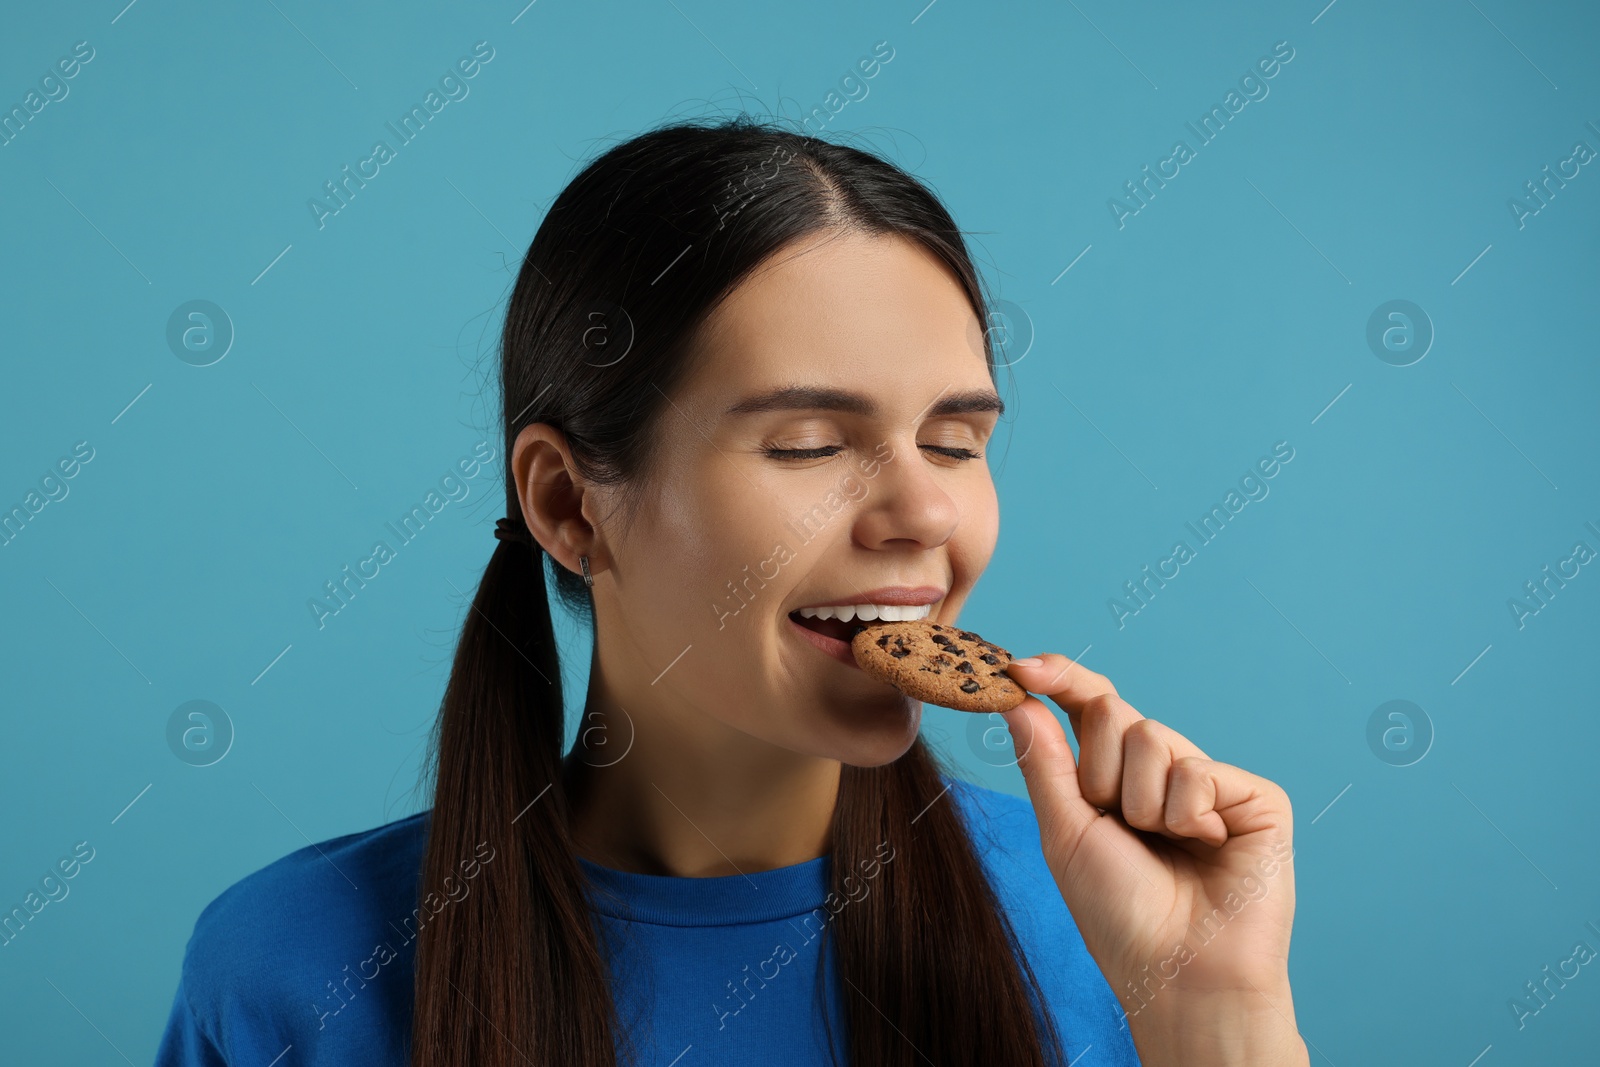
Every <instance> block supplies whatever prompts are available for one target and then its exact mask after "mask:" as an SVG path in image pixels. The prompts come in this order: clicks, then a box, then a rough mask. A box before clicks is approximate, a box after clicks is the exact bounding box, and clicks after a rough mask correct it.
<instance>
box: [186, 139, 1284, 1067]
mask: <svg viewBox="0 0 1600 1067" xmlns="http://www.w3.org/2000/svg"><path fill="white" fill-rule="evenodd" d="M987 321H988V318H987V305H986V303H985V296H984V292H983V289H982V286H981V284H980V281H979V278H978V275H977V274H976V272H975V271H974V269H973V266H972V263H971V261H970V260H969V258H968V254H967V251H966V248H965V244H964V241H963V239H962V235H961V233H960V231H959V230H958V228H957V227H956V225H955V223H954V222H953V221H952V219H951V217H950V215H949V214H948V213H947V212H946V211H945V209H944V208H943V207H942V206H941V204H940V203H939V201H938V200H937V199H936V198H935V197H934V195H933V194H932V193H931V192H929V191H928V189H926V188H925V187H924V186H923V185H922V184H920V183H919V182H918V181H917V180H916V179H914V178H913V177H911V176H909V175H908V174H906V173H905V172H903V171H902V170H900V169H898V168H897V167H895V166H894V165H893V164H891V163H889V162H886V161H884V160H882V159H880V158H877V157H876V156H874V155H872V154H869V153H865V152H863V151H859V150H857V149H854V148H850V147H844V146H842V145H838V144H833V143H829V142H826V141H822V140H819V139H816V138H812V137H808V136H804V135H801V134H798V133H795V132H790V131H788V130H784V129H781V128H777V127H774V126H772V125H768V124H764V123H758V122H755V121H753V120H749V119H746V118H743V117H741V118H740V119H736V120H732V121H729V122H719V123H686V124H678V125H673V126H670V127H665V128H661V129H657V130H653V131H651V132H648V133H646V134H644V135H642V136H639V137H636V138H634V139H632V140H630V141H627V142H626V143H623V144H620V145H618V146H616V147H614V148H612V149H610V150H609V151H607V152H605V153H604V154H603V155H601V156H600V157H599V158H598V159H596V160H594V161H593V162H592V163H590V164H589V165H588V166H587V167H585V168H584V169H583V171H582V172H581V173H580V174H579V175H578V176H577V177H576V178H575V179H574V180H573V181H572V182H571V184H570V185H569V186H568V187H567V188H566V189H565V190H564V191H563V192H562V193H561V195H560V196H559V197H558V198H557V199H556V201H555V202H554V204H553V205H552V206H551V208H550V210H549V213H548V215H547V217H546V218H545V220H544V222H543V224H542V225H541V226H540V228H539V231H538V233H537V234H536V235H535V237H534V239H533V243H532V245H531V247H530V248H529V250H528V254H527V257H526V258H525V259H524V261H523V264H522V269H521V272H520V274H519V276H518V278H517V281H516V286H515V289H514V291H513V292H512V295H511V298H510V305H509V308H508V311H507V315H506V323H505V331H504V336H503V339H502V345H501V384H502V397H501V400H502V404H503V408H502V414H503V416H504V427H503V429H504V438H503V441H504V445H505V449H504V454H505V456H506V480H505V484H506V510H507V516H508V517H507V518H505V519H502V520H500V523H499V524H498V525H497V527H496V537H497V538H498V540H497V542H496V544H495V546H494V554H493V556H492V557H491V558H490V560H489V563H488V567H487V569H486V570H485V572H484V575H483V579H482V581H481V583H480V584H479V586H478V590H477V594H476V596H475V598H474V599H473V602H472V605H471V607H470V610H468V612H467V614H466V618H465V622H464V624H463V632H462V635H461V641H460V645H459V648H458V650H457V653H456V656H455V662H454V665H453V668H452V671H451V675H450V679H449V683H448V686H447V688H446V690H445V695H444V701H443V708H442V710H441V713H440V716H439V721H438V724H437V727H436V731H435V735H434V750H433V756H434V763H433V771H434V774H433V778H434V785H435V792H434V798H433V806H432V808H431V810H429V811H427V812H423V813H420V814H418V815H414V816H411V817H409V818H406V819H401V820H399V821H397V822H393V823H390V824H388V825H386V826H382V827H379V828H377V829H374V830H370V831H366V832H363V833H357V834H353V835H350V836H347V837H341V838H337V839H334V840H332V841H327V842H323V843H322V844H320V845H314V846H312V847H310V848H307V849H302V850H301V851H299V852H295V853H293V854H291V855H289V856H287V857H285V858H283V859H281V860H279V861H277V862H276V863H273V864H271V865H270V866H268V867H266V868H264V869H263V870H261V871H258V872H256V873H255V874H252V875H250V876H249V877H247V878H245V879H243V880H241V881H240V882H239V883H237V884H236V885H234V886H233V887H231V888H229V889H228V890H227V891H226V892H224V893H223V894H222V895H221V896H219V897H218V898H217V900H215V901H214V902H213V903H212V904H210V905H209V906H208V907H207V908H206V909H205V911H204V913H203V914H202V915H201V916H200V919H199V920H198V922H197V923H196V927H195V932H194V935H193V937H192V938H191V939H190V941H189V945H188V949H187V952H186V954H185V958H184V965H183V971H182V978H181V983H180V986H179V989H178V992H177V996H176V997H175V999H174V1004H173V1010H172V1016H171V1019H170V1022H169V1024H168V1028H167V1032H166V1035H165V1037H164V1039H163V1042H162V1045H161V1051H160V1054H159V1057H158V1062H159V1063H161V1064H164V1065H170V1067H176V1065H179V1064H185V1065H201V1064H203V1065H216V1064H229V1065H232V1067H275V1065H277V1064H282V1065H283V1067H290V1065H301V1064H313V1063H315V1064H340V1065H345V1067H348V1065H352V1064H390V1065H401V1064H407V1063H410V1064H415V1065H419V1067H420V1065H427V1067H486V1065H514V1064H540V1065H543V1064H552V1063H560V1064H580V1065H585V1067H588V1065H599V1064H605V1065H610V1064H617V1063H638V1064H660V1065H663V1067H665V1065H680V1064H681V1065H682V1067H691V1065H700V1064H734V1063H740V1064H743V1063H752V1062H759V1063H761V1064H763V1065H765V1067H777V1065H783V1064H826V1063H839V1064H846V1063H848V1064H856V1065H868V1064H870V1065H874V1067H879V1065H885V1064H892V1065H906V1067H911V1065H917V1064H939V1065H941V1067H943V1065H951V1067H954V1065H969V1064H980V1063H981V1064H997V1065H998V1064H1003V1065H1006V1067H1015V1065H1037V1067H1044V1065H1046V1064H1063V1065H1064V1064H1067V1063H1068V1062H1069V1061H1070V1062H1071V1063H1073V1064H1080V1065H1082V1067H1093V1065H1113V1064H1136V1063H1143V1064H1145V1065H1147V1067H1155V1065H1158V1064H1160V1065H1168V1064H1171V1065H1176V1064H1183V1065H1184V1067H1198V1065H1202V1064H1228V1065H1230V1067H1238V1065H1241V1064H1248V1065H1256V1064H1261V1065H1265V1064H1272V1065H1275V1067H1276V1065H1282V1064H1306V1063H1308V1059H1307V1055H1306V1049H1305V1045H1304V1043H1303V1042H1302V1041H1301V1039H1300V1037H1299V1035H1298V1033H1297V1031H1296V1028H1295V1022H1294V1007H1293V1001H1292V998H1291V995H1290V989H1289V976H1288V949H1289V937H1290V926H1291V922H1292V918H1293V910H1294V880H1293V873H1292V870H1293V868H1292V862H1291V857H1292V847H1291V844H1290V842H1291V839H1292V817H1291V812H1290V805H1289V801H1288V798H1287V796H1286V795H1285V793H1284V791H1283V790H1282V789H1280V788H1279V787H1278V786H1276V785H1274V784H1273V783H1272V782H1269V781H1267V780H1265V779H1262V778H1260V777H1257V776H1255V775H1252V774H1249V773H1247V772H1246V771H1243V770H1240V769H1239V768H1237V767H1232V766H1229V765H1228V764H1225V763H1219V762H1215V761H1213V760H1211V759H1210V758H1209V757H1207V756H1206V754H1205V753H1203V752H1201V751H1200V749H1198V748H1197V747H1196V746H1195V745H1194V744H1193V743H1192V742H1190V741H1188V740H1187V739H1185V738H1184V737H1182V736H1180V735H1179V734H1177V733H1176V732H1174V731H1173V730H1171V729H1169V728H1167V727H1165V726H1162V725H1161V724H1160V723H1158V722H1157V721H1155V720H1154V719H1148V718H1145V717H1144V716H1142V715H1141V714H1140V713H1139V712H1137V711H1135V710H1134V709H1133V708H1132V707H1131V706H1130V705H1129V704H1128V703H1127V702H1126V701H1123V700H1121V699H1120V698H1119V697H1118V696H1117V695H1116V691H1115V689H1114V688H1113V687H1112V685H1111V683H1110V682H1109V681H1108V680H1107V679H1106V678H1104V677H1102V676H1101V675H1098V674H1095V673H1094V672H1092V671H1089V670H1087V669H1086V668H1084V667H1083V666H1081V665H1078V664H1075V663H1073V662H1071V661H1070V660H1068V659H1067V658H1066V657H1064V656H1061V655H1059V654H1055V653H1049V654H1044V655H1040V656H1037V657H1032V658H1029V659H1023V660H1018V661H1017V662H1016V663H1015V664H1014V665H1013V666H1012V667H1011V668H1010V673H1011V676H1012V677H1013V678H1014V679H1015V680H1016V681H1017V682H1018V683H1020V684H1021V685H1022V686H1024V687H1025V688H1027V689H1028V690H1030V691H1032V692H1035V693H1041V694H1045V695H1048V696H1049V697H1050V698H1051V699H1052V700H1053V701H1054V702H1055V703H1056V705H1057V706H1058V707H1059V708H1060V709H1061V710H1062V711H1063V712H1065V713H1066V716H1067V718H1068V720H1069V722H1070V724H1071V728H1072V730H1073V732H1074V733H1075V735H1076V737H1077V739H1078V741H1079V747H1080V755H1079V760H1078V761H1076V762H1075V761H1074V758H1073V755H1072V750H1071V748H1070V747H1069V746H1068V744H1067V741H1066V738H1065V734H1064V731H1063V729H1062V727H1061V726H1060V724H1059V723H1058V721H1057V719H1056V718H1055V716H1054V715H1053V714H1052V713H1051V712H1050V711H1049V709H1047V708H1046V706H1045V705H1044V704H1043V703H1041V702H1040V701H1039V700H1038V699H1036V698H1034V697H1029V698H1028V699H1027V700H1026V701H1025V702H1024V703H1023V704H1022V705H1021V706H1020V707H1018V708H1017V709H1015V710H1014V711H1012V712H1008V713H1006V715H1005V717H1004V718H1005V723H1006V725H1007V727H1008V728H1009V729H1010V731H1011V734H1012V736H1013V738H1014V740H1015V743H1016V746H1017V751H1018V752H1020V753H1023V754H1024V755H1023V756H1022V758H1021V761H1020V767H1021V770H1022V772H1023V776H1024V779H1025V782H1026V785H1027V789H1028V793H1029V795H1030V797H1031V801H1032V802H1031V804H1030V803H1029V802H1027V801H1023V800H1020V799H1018V798H1014V797H1012V796H1010V795H1008V794H1004V793H1000V792H997V791H993V790H989V789H984V788H981V787H978V786H977V785H975V784H969V783H967V782H965V781H963V780H961V779H960V778H958V777H957V776H955V775H954V774H953V773H952V772H951V770H950V769H949V768H948V766H947V765H946V764H945V763H943V762H942V761H941V759H940V758H939V756H938V755H936V753H935V752H934V751H933V750H932V749H930V748H929V747H928V746H927V745H926V744H925V743H924V742H923V741H922V740H921V738H920V737H919V735H918V727H919V724H920V721H921V711H922V707H921V704H920V703H918V702H917V701H914V700H912V699H910V698H908V697H906V696H904V695H902V694H901V693H899V692H898V691H897V690H895V689H893V688H891V687H889V686H888V685H886V684H884V683H882V682H879V681H876V680H874V679H873V678H871V677H869V676H868V675H867V674H866V673H864V672H863V671H861V670H860V669H859V668H858V667H856V666H855V664H854V661H853V659H852V658H851V656H850V654H849V651H848V646H847V644H846V641H847V639H848V637H849V636H850V632H851V618H852V616H856V617H859V618H865V619H871V618H878V617H910V618H917V617H928V618H931V619H933V620H935V621H942V622H944V623H954V622H955V621H956V619H957V618H958V616H959V614H960V611H961V608H962V605H963V604H964V603H965V602H966V599H967V597H968V595H969V594H970V593H971V592H972V589H973V587H974V585H975V584H976V583H977V581H978V578H979V576H980V575H981V574H982V573H983V570H984V567H985V566H986V565H987V563H988V561H989V558H990V555H991V553H992V552H993V549H994V547H995V541H996V538H997V536H998V531H999V507H998V503H997V499H996V494H995V488H994V484H993V482H992V480H991V478H990V473H989V469H988V466H987V463H986V462H985V460H984V458H983V453H984V448H985V445H986V444H987V443H988V441H989V439H990V436H991V434H992V432H993V430H994V426H995V423H996V421H997V420H998V418H999V417H1000V415H1001V413H1002V411H1003V403H1002V400H1001V397H1000V394H999V392H998V391H997V389H996V385H995V370H996V360H995V353H994V352H993V350H992V348H991V345H990V337H989V334H988V332H987V331H986V330H985V329H983V328H982V325H981V324H983V323H986V322H987ZM1038 478H1039V483H1038V484H1039V486H1040V490H1041V491H1043V492H1061V491H1064V490H1063V488H1062V487H1060V486H1057V485H1055V484H1053V483H1052V482H1051V481H1050V480H1049V478H1048V474H1047V472H1044V471H1040V472H1038ZM547 568H548V577H547ZM551 580H553V581H554V583H555V592H556V594H557V595H559V596H560V597H561V598H562V599H563V601H564V602H565V603H566V604H567V605H569V606H570V607H571V608H573V609H575V610H576V611H577V612H579V613H580V615H582V616H584V617H585V618H587V619H588V620H589V621H590V622H591V623H592V625H593V629H594V634H595V641H594V650H593V656H592V659H591V662H590V673H589V687H588V692H587V694H586V695H585V697H584V701H583V704H582V708H581V713H580V716H579V719H578V723H577V727H578V730H579V733H578V740H577V742H576V743H575V744H574V745H573V747H572V749H571V751H569V752H566V753H563V751H562V743H563V737H564V736H565V733H564V731H565V728H566V723H565V717H564V702H563V694H562V689H561V685H560V679H561V677H562V673H561V665H560V663H559V662H558V658H557V649H556V644H555V640H554V635H553V632H552V626H551V613H550V604H549V600H548V597H547V583H548V582H549V581H551ZM844 605H849V606H851V607H852V609H853V610H852V611H845V610H843V608H842V607H836V608H835V610H834V612H832V614H833V615H834V617H833V618H830V619H824V618H820V617H818V616H819V615H820V614H828V613H818V612H809V613H806V612H802V609H808V608H816V607H819V606H844Z"/></svg>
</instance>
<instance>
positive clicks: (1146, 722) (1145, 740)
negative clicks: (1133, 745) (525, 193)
mask: <svg viewBox="0 0 1600 1067" xmlns="http://www.w3.org/2000/svg"><path fill="white" fill-rule="evenodd" d="M1166 732H1167V728H1166V727H1165V726H1163V725H1161V724H1160V723H1159V722H1157V721H1156V720H1154V719H1137V720H1135V721H1134V722H1133V723H1132V724H1131V725H1130V726H1129V727H1128V732H1127V738H1128V740H1129V741H1132V742H1138V743H1139V744H1141V745H1144V746H1146V747H1152V748H1153V747H1155V746H1156V744H1157V743H1158V742H1160V741H1161V740H1162V738H1163V736H1164V735H1165V734H1166Z"/></svg>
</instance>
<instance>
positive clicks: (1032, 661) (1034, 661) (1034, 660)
mask: <svg viewBox="0 0 1600 1067" xmlns="http://www.w3.org/2000/svg"><path fill="white" fill-rule="evenodd" d="M1043 662H1044V660H1042V659H1040V658H1039V657H1038V656H1029V657H1028V658H1027V659H1014V660H1012V661H1011V663H1012V665H1013V666H1017V667H1037V666H1038V665H1039V664H1041V663H1043Z"/></svg>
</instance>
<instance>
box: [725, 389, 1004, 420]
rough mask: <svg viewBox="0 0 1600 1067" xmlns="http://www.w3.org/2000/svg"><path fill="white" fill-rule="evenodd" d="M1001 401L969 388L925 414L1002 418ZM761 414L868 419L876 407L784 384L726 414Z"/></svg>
mask: <svg viewBox="0 0 1600 1067" xmlns="http://www.w3.org/2000/svg"><path fill="white" fill-rule="evenodd" d="M1005 410H1006V405H1005V401H1003V400H1001V399H1000V396H999V394H997V393H994V392H992V391H990V390H987V389H969V390H966V391H964V392H959V393H942V394H940V396H939V399H938V400H936V401H935V402H934V403H933V404H932V405H931V406H930V407H929V408H928V409H927V411H926V414H927V415H928V417H930V418H937V417H939V416H942V415H964V414H968V413H971V412H983V411H993V412H995V413H996V414H997V415H1004V414H1005ZM764 411H843V412H847V413H849V414H851V415H863V416H869V417H870V416H872V415H876V414H877V413H878V406H877V405H876V404H874V403H873V402H872V399H871V398H870V397H868V396H865V395H863V394H861V393H852V392H849V391H847V390H844V389H834V388H831V387H828V386H815V385H787V386H783V387H781V388H778V389H773V390H771V391H769V392H765V393H757V394H755V395H754V396H747V397H745V398H744V399H743V400H741V401H739V402H738V403H736V404H734V405H733V406H731V407H730V408H728V410H727V412H726V414H729V415H752V414H756V413H758V412H764Z"/></svg>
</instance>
